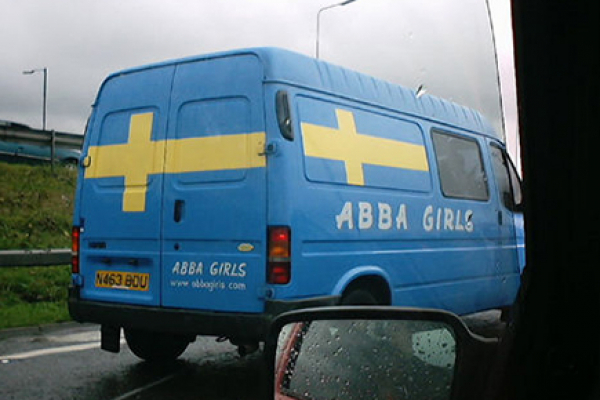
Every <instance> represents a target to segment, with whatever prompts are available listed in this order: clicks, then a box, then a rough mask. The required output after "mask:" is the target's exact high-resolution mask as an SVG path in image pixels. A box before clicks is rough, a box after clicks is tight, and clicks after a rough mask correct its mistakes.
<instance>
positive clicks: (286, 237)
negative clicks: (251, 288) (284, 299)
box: [267, 226, 292, 285]
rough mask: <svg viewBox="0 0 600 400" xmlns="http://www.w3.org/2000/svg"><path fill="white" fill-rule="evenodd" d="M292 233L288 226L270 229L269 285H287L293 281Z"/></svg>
mask: <svg viewBox="0 0 600 400" xmlns="http://www.w3.org/2000/svg"><path fill="white" fill-rule="evenodd" d="M291 243H292V232H291V230H290V228H289V227H287V226H272V227H270V228H269V263H268V267H267V281H268V283H272V284H276V285H286V284H288V283H290V281H291V279H292V263H291V256H292V253H291Z"/></svg>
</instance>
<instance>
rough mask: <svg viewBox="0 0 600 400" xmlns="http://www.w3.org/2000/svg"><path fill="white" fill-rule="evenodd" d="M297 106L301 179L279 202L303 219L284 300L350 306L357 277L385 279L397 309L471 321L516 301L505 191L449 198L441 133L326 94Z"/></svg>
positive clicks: (296, 226) (293, 217)
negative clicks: (439, 154)
mask: <svg viewBox="0 0 600 400" xmlns="http://www.w3.org/2000/svg"><path fill="white" fill-rule="evenodd" d="M294 102H295V112H296V120H297V121H296V129H297V132H299V133H301V137H298V138H297V139H296V140H297V147H296V149H295V152H296V153H295V156H296V157H298V160H300V168H298V169H297V170H296V171H294V172H293V178H289V177H288V179H287V182H288V183H287V184H283V185H282V188H281V189H280V190H278V191H277V192H281V191H284V192H286V193H288V194H287V196H286V198H287V199H290V200H289V201H290V204H288V207H289V208H290V209H291V210H293V212H290V213H289V218H290V225H291V226H292V227H293V228H292V229H293V231H292V237H293V251H292V254H293V262H292V264H293V272H292V276H293V278H292V282H291V283H290V284H289V285H287V286H286V287H277V289H276V290H277V297H278V298H302V297H311V296H323V295H330V294H334V295H339V294H341V292H337V293H334V292H333V291H334V288H337V290H341V291H343V289H345V287H346V286H347V284H349V283H350V282H349V281H348V282H341V281H342V280H343V279H345V278H346V277H349V276H354V273H353V272H352V271H356V276H361V275H364V271H381V273H379V274H378V275H380V276H386V277H389V284H390V289H391V290H392V301H393V304H395V305H403V306H419V307H437V308H444V309H448V310H452V311H454V312H457V313H466V312H473V311H477V310H482V309H486V308H493V307H496V306H498V305H500V304H502V305H504V304H509V303H510V302H511V301H512V299H513V298H514V294H515V292H516V288H518V269H514V268H512V267H514V266H510V268H508V269H507V270H501V268H500V267H499V265H498V264H497V263H496V261H497V260H496V258H497V256H498V250H499V247H498V243H499V242H498V240H497V236H498V226H497V224H498V222H497V216H496V212H495V210H496V205H495V202H496V201H497V199H496V197H494V196H493V195H492V190H493V186H491V185H489V186H488V187H487V188H484V191H482V193H485V197H484V198H481V199H476V200H473V199H458V198H452V197H446V196H444V195H443V194H442V193H441V188H440V182H439V170H438V166H437V160H436V157H435V153H434V150H433V142H432V138H431V134H430V131H431V130H432V129H433V128H438V126H439V125H438V126H436V125H433V124H432V123H431V122H429V121H426V120H421V119H418V118H415V117H414V116H407V115H401V114H395V113H391V112H389V111H386V110H382V109H376V108H373V107H369V106H366V105H360V104H357V103H353V102H348V101H345V100H342V99H339V98H334V97H329V96H325V95H316V94H308V93H306V92H304V94H303V95H297V96H296V97H295V100H294ZM444 128H445V129H447V127H444ZM438 129H439V128H438ZM454 131H455V132H457V134H460V135H463V136H464V137H465V138H468V139H469V141H471V142H472V143H475V145H476V146H478V147H479V148H480V150H479V151H480V152H483V151H485V142H484V141H483V140H482V139H478V138H477V136H475V135H472V134H469V133H466V132H464V131H462V130H459V129H454ZM299 136H300V135H299ZM289 155H290V154H286V156H289ZM480 163H484V158H483V157H481V153H480ZM488 170H489V168H486V171H488ZM486 180H487V177H484V176H482V177H481V181H482V182H485V181H486ZM273 202H274V201H273ZM282 219H284V218H282ZM513 270H514V271H513Z"/></svg>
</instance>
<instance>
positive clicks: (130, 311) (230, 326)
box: [69, 288, 339, 341]
mask: <svg viewBox="0 0 600 400" xmlns="http://www.w3.org/2000/svg"><path fill="white" fill-rule="evenodd" d="M338 303H339V296H324V297H315V298H309V299H302V300H293V301H283V300H266V301H265V312H264V313H260V314H250V313H233V312H212V311H202V310H189V309H176V308H160V307H146V306H137V305H130V304H119V303H107V302H100V301H90V300H84V299H81V298H80V297H79V290H77V288H71V289H70V290H69V313H70V314H71V317H72V318H73V319H74V320H75V321H78V322H92V323H97V324H102V325H109V326H115V327H123V328H137V329H146V330H152V331H162V332H172V333H178V334H186V335H208V336H226V337H229V338H232V339H233V338H235V339H237V340H239V341H245V340H248V341H257V340H258V341H264V340H265V339H266V336H267V333H268V332H269V326H270V324H271V320H272V319H273V318H274V317H276V316H277V315H278V314H281V313H284V312H286V311H291V310H298V309H302V308H310V307H322V306H332V305H336V304H338Z"/></svg>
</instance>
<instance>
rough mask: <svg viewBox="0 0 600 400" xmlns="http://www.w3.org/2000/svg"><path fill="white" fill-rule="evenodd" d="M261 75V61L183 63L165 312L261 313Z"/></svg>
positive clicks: (170, 156)
mask: <svg viewBox="0 0 600 400" xmlns="http://www.w3.org/2000/svg"><path fill="white" fill-rule="evenodd" d="M262 79H263V70H262V64H261V63H260V61H259V60H258V58H256V57H255V56H254V55H241V56H234V57H231V56H230V57H224V58H216V59H208V60H201V61H194V62H188V63H183V64H180V65H178V66H177V69H176V71H175V76H174V80H173V90H172V97H171V107H170V115H169V120H170V124H169V130H168V135H167V136H168V145H167V149H166V161H165V176H164V202H163V213H162V226H163V238H162V246H163V249H162V257H163V258H162V262H163V282H162V288H163V296H162V305H163V306H165V307H174V308H184V309H201V310H208V311H234V312H262V311H263V310H264V305H263V303H264V299H263V298H262V297H263V295H262V291H263V290H264V285H265V275H266V271H265V253H266V251H265V239H266V236H267V234H266V168H265V163H266V161H265V156H264V155H260V154H261V153H262V152H263V151H264V142H265V126H264V111H263V96H262V91H263V88H262Z"/></svg>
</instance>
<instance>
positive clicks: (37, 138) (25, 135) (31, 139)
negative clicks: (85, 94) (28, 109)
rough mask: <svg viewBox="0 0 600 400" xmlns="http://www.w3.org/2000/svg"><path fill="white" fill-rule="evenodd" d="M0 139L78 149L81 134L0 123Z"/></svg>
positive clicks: (81, 141) (79, 147) (81, 139)
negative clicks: (7, 125) (9, 125)
mask: <svg viewBox="0 0 600 400" xmlns="http://www.w3.org/2000/svg"><path fill="white" fill-rule="evenodd" d="M0 140H5V141H7V142H16V143H25V144H37V145H39V144H46V145H50V146H56V147H64V148H68V149H74V150H80V149H81V146H82V145H83V135H77V134H75V133H67V132H57V131H44V130H41V129H32V128H29V129H23V128H21V129H19V128H13V127H6V126H2V125H0Z"/></svg>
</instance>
